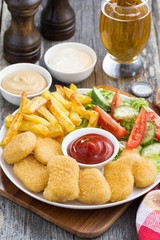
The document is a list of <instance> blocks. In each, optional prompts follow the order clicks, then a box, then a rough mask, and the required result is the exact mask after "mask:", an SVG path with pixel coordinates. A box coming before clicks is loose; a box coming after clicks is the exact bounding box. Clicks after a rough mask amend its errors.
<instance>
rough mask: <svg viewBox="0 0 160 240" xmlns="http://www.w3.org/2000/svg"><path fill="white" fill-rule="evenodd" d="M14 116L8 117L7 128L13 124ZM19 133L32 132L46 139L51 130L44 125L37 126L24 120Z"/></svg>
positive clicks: (6, 120)
mask: <svg viewBox="0 0 160 240" xmlns="http://www.w3.org/2000/svg"><path fill="white" fill-rule="evenodd" d="M13 119H14V116H13V115H8V116H7V117H6V119H5V125H6V127H8V128H9V127H10V126H11V124H12V122H13ZM18 131H20V132H26V131H31V132H33V133H35V134H38V135H41V136H43V137H46V136H47V135H48V133H49V130H48V128H47V127H46V126H43V125H42V124H37V123H34V122H30V121H25V120H22V123H21V126H20V127H19V129H18Z"/></svg>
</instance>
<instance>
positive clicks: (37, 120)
mask: <svg viewBox="0 0 160 240" xmlns="http://www.w3.org/2000/svg"><path fill="white" fill-rule="evenodd" d="M23 119H24V120H27V121H30V122H35V123H40V124H42V125H43V126H46V127H50V126H51V123H50V122H48V121H47V120H46V119H44V118H42V117H39V116H37V115H35V114H30V115H27V114H23Z"/></svg>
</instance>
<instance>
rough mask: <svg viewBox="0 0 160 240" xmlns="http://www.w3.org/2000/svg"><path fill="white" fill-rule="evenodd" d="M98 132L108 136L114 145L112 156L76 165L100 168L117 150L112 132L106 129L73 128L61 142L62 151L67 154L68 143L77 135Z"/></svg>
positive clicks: (117, 144) (110, 159) (116, 142)
mask: <svg viewBox="0 0 160 240" xmlns="http://www.w3.org/2000/svg"><path fill="white" fill-rule="evenodd" d="M92 133H93V134H99V135H102V136H104V137H106V138H108V139H109V140H110V141H111V142H112V143H113V145H114V152H113V154H112V156H111V157H110V158H109V159H107V160H106V161H104V162H101V163H98V164H83V163H79V162H78V165H79V166H80V168H98V169H101V168H103V167H104V166H105V165H106V164H107V163H108V162H110V161H112V160H113V158H114V157H115V156H116V155H117V153H118V150H119V142H118V140H117V139H116V138H115V136H113V134H111V133H109V132H107V131H106V130H103V129H100V128H81V129H78V130H75V131H73V132H71V133H69V134H68V135H67V136H66V137H65V138H64V140H63V142H62V152H63V154H64V155H66V156H67V155H68V153H67V148H68V145H69V144H70V143H71V142H72V141H73V140H76V139H78V138H79V137H81V136H83V135H86V134H92Z"/></svg>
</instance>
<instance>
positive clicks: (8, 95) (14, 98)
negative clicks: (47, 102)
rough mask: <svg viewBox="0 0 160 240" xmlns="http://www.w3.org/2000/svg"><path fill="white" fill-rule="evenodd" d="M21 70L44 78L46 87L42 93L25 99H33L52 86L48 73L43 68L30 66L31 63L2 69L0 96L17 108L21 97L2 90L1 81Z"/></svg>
mask: <svg viewBox="0 0 160 240" xmlns="http://www.w3.org/2000/svg"><path fill="white" fill-rule="evenodd" d="M21 70H28V71H33V72H37V73H39V74H40V75H42V77H44V78H45V80H46V82H47V86H46V88H45V89H43V90H42V91H40V92H38V93H35V94H32V95H28V96H27V97H28V98H29V99H32V98H34V97H37V96H39V95H41V93H42V92H44V91H45V90H47V89H49V88H50V86H51V84H52V77H51V75H50V73H49V72H48V71H47V70H46V69H45V68H43V67H41V66H38V65H36V64H32V63H16V64H12V65H10V66H8V67H6V68H4V69H2V70H1V71H0V91H1V94H2V96H3V97H4V98H5V99H6V100H7V101H8V102H10V103H12V104H14V105H16V106H19V105H20V102H21V95H19V94H14V93H10V92H8V91H6V90H5V89H3V87H2V81H3V79H4V78H5V77H7V76H8V75H9V74H11V73H14V72H17V71H21Z"/></svg>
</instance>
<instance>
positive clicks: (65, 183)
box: [43, 155, 79, 202]
mask: <svg viewBox="0 0 160 240" xmlns="http://www.w3.org/2000/svg"><path fill="white" fill-rule="evenodd" d="M47 167H48V169H49V180H48V185H47V187H46V189H45V190H44V193H43V196H44V198H45V199H47V200H49V201H53V202H66V201H68V200H74V199H76V198H78V194H79V186H78V179H79V166H78V164H77V162H76V160H75V159H73V158H71V157H69V156H60V155H59V156H55V157H54V158H53V159H51V160H50V161H49V162H48V165H47Z"/></svg>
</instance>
